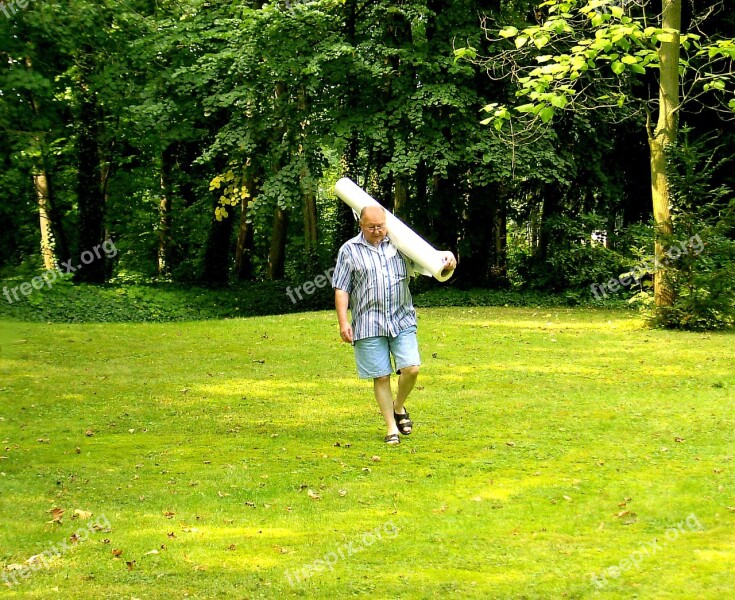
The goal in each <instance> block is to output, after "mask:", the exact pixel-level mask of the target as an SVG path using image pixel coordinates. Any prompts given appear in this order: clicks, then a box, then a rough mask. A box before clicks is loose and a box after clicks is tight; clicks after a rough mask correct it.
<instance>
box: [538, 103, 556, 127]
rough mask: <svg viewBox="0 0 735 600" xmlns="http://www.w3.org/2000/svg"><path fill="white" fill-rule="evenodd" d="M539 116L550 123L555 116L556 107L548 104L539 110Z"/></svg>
mask: <svg viewBox="0 0 735 600" xmlns="http://www.w3.org/2000/svg"><path fill="white" fill-rule="evenodd" d="M539 116H540V117H541V120H542V121H543V122H544V123H548V122H549V121H551V119H552V118H553V117H554V107H553V106H546V107H544V108H542V109H541V110H540V111H539Z"/></svg>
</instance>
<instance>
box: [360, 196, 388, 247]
mask: <svg viewBox="0 0 735 600" xmlns="http://www.w3.org/2000/svg"><path fill="white" fill-rule="evenodd" d="M360 229H361V230H362V235H363V236H365V239H366V240H367V241H368V242H370V243H371V244H372V245H373V246H377V245H378V244H380V242H382V241H383V239H384V238H385V236H386V234H387V233H388V232H387V231H386V229H385V209H384V208H383V207H382V206H375V205H373V206H366V207H365V208H363V209H362V210H361V211H360Z"/></svg>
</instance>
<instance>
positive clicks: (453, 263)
mask: <svg viewBox="0 0 735 600" xmlns="http://www.w3.org/2000/svg"><path fill="white" fill-rule="evenodd" d="M442 262H443V263H444V265H445V268H447V269H449V270H450V271H453V270H454V269H456V268H457V259H456V258H454V254H452V253H451V252H449V251H447V252H442Z"/></svg>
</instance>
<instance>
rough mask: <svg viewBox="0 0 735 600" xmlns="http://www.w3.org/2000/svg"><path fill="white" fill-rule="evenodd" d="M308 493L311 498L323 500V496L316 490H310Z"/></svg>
mask: <svg viewBox="0 0 735 600" xmlns="http://www.w3.org/2000/svg"><path fill="white" fill-rule="evenodd" d="M307 495H308V496H309V498H311V499H312V500H321V499H322V497H321V496H320V495H319V494H317V493H316V492H315V491H314V490H309V491H308V492H307Z"/></svg>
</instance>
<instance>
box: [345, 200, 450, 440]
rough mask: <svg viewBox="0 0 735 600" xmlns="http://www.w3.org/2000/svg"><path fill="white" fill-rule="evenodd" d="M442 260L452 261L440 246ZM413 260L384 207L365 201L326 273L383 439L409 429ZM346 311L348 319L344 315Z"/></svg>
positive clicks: (413, 369)
mask: <svg viewBox="0 0 735 600" xmlns="http://www.w3.org/2000/svg"><path fill="white" fill-rule="evenodd" d="M443 260H444V261H445V263H446V265H447V266H448V267H449V268H451V269H453V268H454V267H455V266H456V265H457V262H456V260H455V258H454V255H452V253H451V252H446V253H445V256H444V259H443ZM412 274H413V266H412V264H411V263H410V261H409V260H408V259H407V258H406V257H404V256H403V255H402V254H401V253H400V252H399V251H398V250H397V249H396V247H395V246H394V245H393V244H392V243H391V241H390V239H389V237H388V235H387V231H386V228H385V210H384V209H383V208H382V207H381V206H367V207H365V208H363V210H362V212H361V213H360V233H359V234H358V235H357V236H355V237H354V238H352V239H351V240H349V241H348V242H346V243H345V244H344V245H343V246H342V248H340V250H339V255H338V257H337V266H336V268H335V271H334V275H333V277H332V287H333V288H334V305H335V308H336V309H337V319H338V320H339V333H340V336H341V337H342V340H343V341H344V342H347V343H350V344H352V345H353V346H354V348H355V362H356V363H357V373H358V376H359V377H360V378H361V379H372V380H373V391H374V393H375V400H376V401H377V402H378V407H379V408H380V412H381V414H382V415H383V418H384V419H385V424H386V426H387V433H386V436H385V442H386V443H387V444H391V445H394V444H398V443H400V441H401V440H400V437H399V435H398V434H399V433H402V434H403V435H409V434H410V433H411V431H412V429H413V422H412V421H411V419H410V417H409V414H408V411H407V410H406V406H405V403H406V398H408V395H409V394H410V393H411V390H412V389H413V387H414V385H415V384H416V378H417V377H418V374H419V366H420V365H421V358H420V356H419V348H418V342H417V339H416V311H415V310H414V307H413V301H412V299H411V293H410V291H409V289H408V280H409V276H410V275H412ZM348 307H349V308H350V309H351V311H352V323H350V321H349V320H348V318H347V309H348ZM391 355H392V356H393V362H394V363H395V370H396V373H398V375H399V378H398V392H397V393H396V397H395V400H394V399H393V392H392V391H391V386H390V376H391V373H392V372H393V369H392V368H391Z"/></svg>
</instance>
